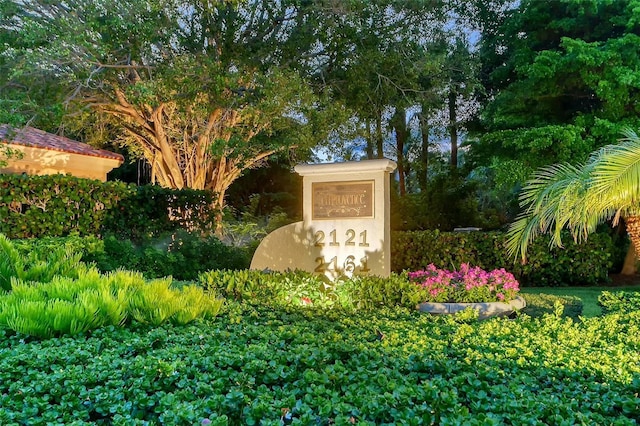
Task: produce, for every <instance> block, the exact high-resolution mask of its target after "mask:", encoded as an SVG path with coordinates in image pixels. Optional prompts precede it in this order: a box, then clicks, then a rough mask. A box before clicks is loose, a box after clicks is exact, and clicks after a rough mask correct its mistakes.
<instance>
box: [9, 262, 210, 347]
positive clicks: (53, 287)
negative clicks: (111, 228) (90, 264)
mask: <svg viewBox="0 0 640 426" xmlns="http://www.w3.org/2000/svg"><path fill="white" fill-rule="evenodd" d="M221 306H222V300H219V299H216V298H215V297H214V296H213V295H212V294H205V293H204V291H203V290H202V289H200V288H197V287H195V286H186V287H183V288H182V289H173V288H171V280H170V279H162V280H155V281H151V282H146V281H145V279H144V278H143V277H142V275H141V274H139V273H136V272H128V271H117V272H115V273H112V274H109V275H101V274H100V273H99V272H98V271H97V270H96V269H94V268H80V269H79V271H78V277H77V278H69V277H63V276H56V277H55V278H54V279H53V280H51V282H47V283H43V282H40V283H36V282H24V281H21V280H14V281H13V287H12V291H11V292H10V293H8V294H4V295H0V328H5V329H10V330H13V331H16V332H20V333H24V334H28V335H32V336H36V337H41V338H49V337H52V336H60V335H63V334H77V333H81V332H85V331H88V330H94V329H96V328H100V327H104V326H109V325H113V326H121V325H123V324H124V323H125V322H127V321H137V322H140V323H144V324H152V325H155V326H157V325H159V324H161V323H163V322H165V321H172V322H174V323H177V324H186V323H188V322H191V321H193V320H195V319H196V318H201V317H207V316H210V317H213V316H215V315H217V313H218V311H219V310H220V308H221Z"/></svg>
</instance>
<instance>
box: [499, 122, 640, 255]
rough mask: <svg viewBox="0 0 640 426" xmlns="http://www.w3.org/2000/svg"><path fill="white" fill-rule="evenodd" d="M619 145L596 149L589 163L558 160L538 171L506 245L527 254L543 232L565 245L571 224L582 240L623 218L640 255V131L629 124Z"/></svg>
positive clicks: (526, 188)
mask: <svg viewBox="0 0 640 426" xmlns="http://www.w3.org/2000/svg"><path fill="white" fill-rule="evenodd" d="M622 134H623V135H624V138H622V139H620V143H618V144H616V145H607V146H605V147H602V148H600V149H599V150H598V151H595V152H594V153H592V154H591V156H590V157H589V160H588V161H587V163H586V164H584V165H581V166H578V167H575V166H572V165H570V164H556V165H552V166H547V167H545V168H542V169H540V170H539V171H537V172H536V173H535V174H534V175H533V178H532V179H531V180H529V181H528V182H527V183H526V184H525V186H524V188H523V189H522V192H521V194H520V206H521V207H523V208H524V211H523V213H522V214H521V215H520V216H519V217H518V218H517V219H516V221H515V222H514V223H512V224H511V226H510V227H509V231H508V234H507V236H508V237H507V251H508V253H509V255H510V256H513V257H516V256H518V255H519V256H520V257H521V258H522V261H525V260H526V254H527V247H528V246H529V244H530V243H531V242H532V241H533V240H534V238H536V236H538V235H539V234H542V233H549V234H551V236H552V238H551V245H557V246H560V247H562V241H561V238H560V236H561V231H562V229H564V228H567V229H568V230H569V231H570V232H571V235H572V236H573V238H574V240H575V241H576V242H580V241H584V240H586V239H587V236H588V235H589V234H590V233H592V232H593V231H595V228H596V226H597V225H598V224H599V223H602V222H604V221H607V220H613V224H614V225H616V224H617V223H618V222H619V220H620V219H623V220H624V223H625V225H626V228H627V233H628V234H629V237H630V238H631V242H632V244H633V246H634V248H635V252H636V256H640V137H638V135H637V134H636V133H635V132H634V131H633V130H631V129H625V130H624V131H623V132H622Z"/></svg>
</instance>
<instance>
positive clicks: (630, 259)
mask: <svg viewBox="0 0 640 426" xmlns="http://www.w3.org/2000/svg"><path fill="white" fill-rule="evenodd" d="M637 273H638V258H637V256H636V250H635V249H634V248H633V244H629V249H628V250H627V255H626V256H625V257H624V263H623V264H622V270H621V271H620V275H635V274H637Z"/></svg>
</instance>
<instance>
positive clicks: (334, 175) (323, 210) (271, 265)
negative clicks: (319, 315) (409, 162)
mask: <svg viewBox="0 0 640 426" xmlns="http://www.w3.org/2000/svg"><path fill="white" fill-rule="evenodd" d="M395 168H396V164H395V163H394V162H393V161H391V160H387V159H380V160H364V161H351V162H345V163H333V164H303V165H298V166H296V167H295V170H296V172H297V173H299V174H300V175H301V176H302V178H303V220H302V222H297V223H292V224H290V225H287V226H284V227H282V228H279V229H276V230H275V231H274V232H272V233H271V234H269V235H267V237H265V239H264V240H263V241H262V242H261V243H260V245H259V246H258V249H257V250H256V253H255V255H254V257H253V261H252V262H251V269H270V270H279V271H283V270H286V269H301V270H305V271H309V272H315V273H317V274H322V275H325V276H327V277H328V278H330V279H332V280H335V279H337V278H339V277H340V276H353V275H369V274H371V275H379V276H384V277H386V276H389V273H390V269H391V265H390V253H389V252H390V248H389V239H390V229H389V219H390V218H389V216H390V212H389V191H390V188H389V186H390V181H389V175H390V173H391V172H392V171H393V170H395Z"/></svg>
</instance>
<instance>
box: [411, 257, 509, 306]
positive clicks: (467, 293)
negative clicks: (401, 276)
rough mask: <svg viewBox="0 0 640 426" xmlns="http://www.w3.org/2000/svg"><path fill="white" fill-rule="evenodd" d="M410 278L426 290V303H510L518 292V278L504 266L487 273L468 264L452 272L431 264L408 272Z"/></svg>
mask: <svg viewBox="0 0 640 426" xmlns="http://www.w3.org/2000/svg"><path fill="white" fill-rule="evenodd" d="M409 279H410V280H411V282H413V283H415V284H417V285H419V286H421V287H423V288H424V289H425V290H427V298H426V299H425V300H424V301H425V302H466V303H473V302H509V301H511V300H513V299H514V298H515V297H516V293H517V292H518V291H519V285H518V281H516V279H515V278H514V276H513V275H512V274H510V273H509V272H507V271H505V270H504V269H495V270H493V271H491V272H487V271H485V270H483V269H481V268H478V267H477V266H476V267H473V268H472V267H470V266H469V264H468V263H463V264H462V265H460V269H459V270H457V271H453V272H452V271H448V270H446V269H438V268H436V266H435V265H434V264H430V265H428V266H427V267H426V269H424V270H422V271H414V272H409Z"/></svg>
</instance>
